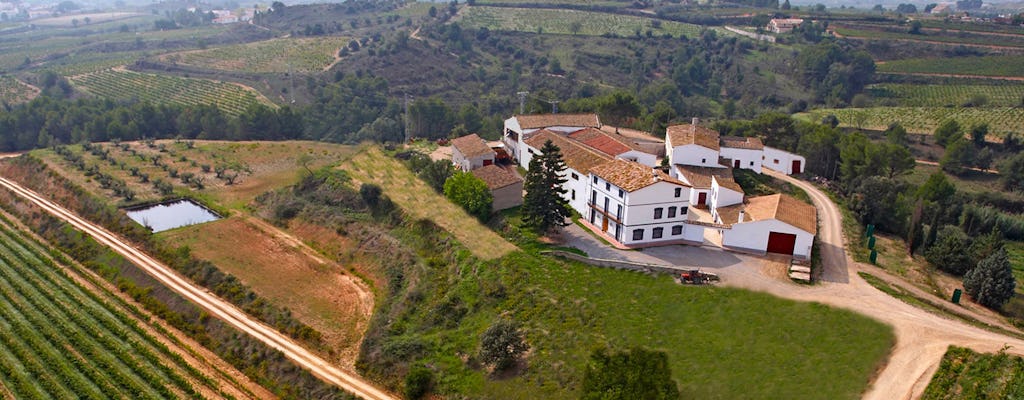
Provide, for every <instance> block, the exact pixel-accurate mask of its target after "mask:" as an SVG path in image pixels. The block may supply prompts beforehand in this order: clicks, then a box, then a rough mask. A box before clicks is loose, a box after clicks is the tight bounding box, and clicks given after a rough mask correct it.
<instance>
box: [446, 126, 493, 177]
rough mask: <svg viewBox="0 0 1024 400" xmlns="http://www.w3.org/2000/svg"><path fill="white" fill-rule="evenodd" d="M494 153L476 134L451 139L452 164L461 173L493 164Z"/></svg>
mask: <svg viewBox="0 0 1024 400" xmlns="http://www.w3.org/2000/svg"><path fill="white" fill-rule="evenodd" d="M494 157H495V152H494V150H493V149H491V147H490V146H488V145H487V142H485V141H484V140H483V139H482V138H480V136H477V134H475V133H474V134H470V135H466V136H462V137H458V138H455V139H452V163H454V164H455V165H456V166H458V167H459V168H460V169H462V170H463V171H467V172H468V171H471V170H474V169H477V168H480V167H484V166H488V165H492V164H494Z"/></svg>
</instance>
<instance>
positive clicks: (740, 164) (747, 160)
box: [720, 147, 764, 174]
mask: <svg viewBox="0 0 1024 400" xmlns="http://www.w3.org/2000/svg"><path fill="white" fill-rule="evenodd" d="M720 153H721V154H722V157H724V158H728V159H729V163H730V164H729V166H731V167H733V168H742V169H749V170H753V171H754V172H757V173H759V174H760V173H761V159H762V158H763V157H764V151H762V150H752V149H738V148H735V147H722V149H721V150H720Z"/></svg>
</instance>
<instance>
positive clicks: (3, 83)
mask: <svg viewBox="0 0 1024 400" xmlns="http://www.w3.org/2000/svg"><path fill="white" fill-rule="evenodd" d="M38 95H39V90H38V89H36V88H34V87H32V86H29V85H26V84H25V83H24V82H22V81H19V80H18V79H17V78H15V77H13V76H10V75H0V103H7V104H19V103H24V102H27V101H31V100H32V99H34V98H36V96H38Z"/></svg>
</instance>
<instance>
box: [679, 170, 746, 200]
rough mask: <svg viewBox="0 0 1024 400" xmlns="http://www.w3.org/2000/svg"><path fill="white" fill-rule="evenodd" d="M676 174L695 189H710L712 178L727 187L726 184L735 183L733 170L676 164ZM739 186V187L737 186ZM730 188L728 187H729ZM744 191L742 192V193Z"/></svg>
mask: <svg viewBox="0 0 1024 400" xmlns="http://www.w3.org/2000/svg"><path fill="white" fill-rule="evenodd" d="M675 167H676V172H678V173H679V175H680V176H681V177H682V178H683V181H686V182H689V183H690V184H691V185H693V187H695V188H703V189H710V188H711V177H716V178H718V184H719V185H720V186H725V185H726V184H725V183H724V182H733V183H735V181H733V179H732V169H731V168H712V167H695V166H692V165H682V164H676V166H675ZM737 186H738V185H737ZM727 187H728V186H727ZM742 192H743V191H742V190H740V193H742Z"/></svg>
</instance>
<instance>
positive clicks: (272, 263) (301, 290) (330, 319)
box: [168, 217, 373, 368]
mask: <svg viewBox="0 0 1024 400" xmlns="http://www.w3.org/2000/svg"><path fill="white" fill-rule="evenodd" d="M250 218H252V217H247V218H243V217H232V218H228V219H225V220H221V221H217V222H215V223H208V224H203V225H199V226H195V227H192V228H187V229H182V230H178V231H174V232H173V233H171V234H169V235H168V236H169V238H170V239H171V240H172V241H174V242H177V243H179V244H187V245H189V247H190V248H191V249H192V252H193V254H195V255H196V256H198V257H200V258H203V259H207V260H210V261H211V262H213V263H214V264H216V265H217V266H218V267H219V268H221V269H223V270H224V271H225V272H228V273H231V274H233V275H235V276H236V277H238V278H239V279H241V280H242V281H243V282H244V283H245V284H246V285H248V286H250V287H251V288H252V289H253V290H254V291H256V292H257V293H258V294H260V295H261V296H264V297H267V298H268V299H270V300H271V301H272V302H273V303H275V304H278V305H281V306H284V307H287V308H288V309H290V310H291V311H292V312H293V313H294V315H295V317H296V318H298V319H299V320H300V321H302V322H304V323H306V324H308V325H309V326H311V327H312V328H314V329H316V330H317V331H319V332H320V333H321V334H322V335H323V339H324V342H325V344H326V345H327V348H329V349H332V352H333V354H330V358H331V359H332V361H335V362H337V363H339V364H340V365H342V366H343V367H346V368H352V367H353V365H354V362H355V358H356V355H357V354H358V350H359V343H360V342H361V341H362V335H363V332H364V331H365V330H366V326H367V323H368V322H369V319H370V315H371V313H372V311H373V295H372V293H371V292H370V291H369V289H368V288H367V287H366V286H365V284H363V283H362V282H361V280H360V279H359V278H358V277H355V276H353V275H352V274H350V273H346V272H345V271H344V268H343V267H342V266H341V265H338V264H337V263H334V262H331V261H329V260H327V259H325V258H323V257H320V256H319V255H317V254H316V252H315V251H314V250H312V249H309V248H308V246H305V245H304V244H303V243H302V242H301V241H300V240H298V239H296V238H295V237H293V236H291V235H289V234H287V233H285V232H283V231H280V230H279V229H277V228H276V227H273V226H271V225H269V224H266V223H265V222H262V221H258V220H255V219H254V218H253V219H250ZM254 220H255V221H256V222H254Z"/></svg>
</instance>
